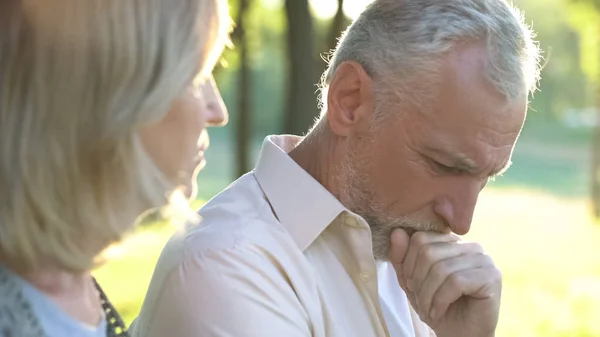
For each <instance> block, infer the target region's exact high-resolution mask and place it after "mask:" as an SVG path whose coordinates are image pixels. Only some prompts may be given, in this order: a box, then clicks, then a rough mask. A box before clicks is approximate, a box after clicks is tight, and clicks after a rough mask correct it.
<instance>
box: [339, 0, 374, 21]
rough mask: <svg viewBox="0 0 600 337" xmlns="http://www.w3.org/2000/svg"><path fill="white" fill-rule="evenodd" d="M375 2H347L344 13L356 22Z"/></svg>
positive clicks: (356, 0) (350, 0)
mask: <svg viewBox="0 0 600 337" xmlns="http://www.w3.org/2000/svg"><path fill="white" fill-rule="evenodd" d="M371 2H373V0H346V1H345V2H344V13H345V14H346V16H347V17H349V18H350V19H352V20H354V19H356V18H358V16H359V15H360V13H362V11H363V10H364V9H365V7H367V5H369V4H370V3H371Z"/></svg>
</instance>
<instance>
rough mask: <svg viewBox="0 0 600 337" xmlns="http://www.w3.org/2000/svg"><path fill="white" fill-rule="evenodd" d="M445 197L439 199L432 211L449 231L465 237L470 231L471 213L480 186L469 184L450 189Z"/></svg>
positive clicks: (473, 209)
mask: <svg viewBox="0 0 600 337" xmlns="http://www.w3.org/2000/svg"><path fill="white" fill-rule="evenodd" d="M451 189H452V191H450V192H449V193H448V194H446V196H445V197H442V198H440V199H439V200H438V201H437V202H436V204H435V206H434V211H435V212H436V213H437V214H438V216H440V217H441V218H442V219H444V220H445V221H446V223H447V224H448V225H449V226H450V230H452V232H454V233H455V234H458V235H465V234H467V233H468V232H469V230H470V229H471V222H472V221H473V213H474V212H475V206H476V205H477V199H478V197H479V192H480V191H481V184H480V183H476V182H472V183H471V182H469V183H468V184H465V183H464V182H463V184H461V185H460V186H454V188H451Z"/></svg>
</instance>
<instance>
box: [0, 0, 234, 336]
mask: <svg viewBox="0 0 600 337" xmlns="http://www.w3.org/2000/svg"><path fill="white" fill-rule="evenodd" d="M224 1H225V0H53V1H39V0H3V1H0V336H1V337H9V336H10V337H12V336H19V337H65V336H69V337H76V336H94V337H96V336H127V335H128V333H127V331H126V329H125V327H124V326H123V323H122V321H121V320H120V319H119V316H118V314H116V312H115V311H114V308H112V306H111V305H110V302H108V300H107V299H106V298H105V296H104V294H103V293H102V290H101V289H100V287H99V286H97V285H96V283H95V282H94V280H93V278H92V276H91V274H90V270H91V269H92V268H93V267H94V266H95V265H96V264H97V263H98V258H97V256H98V255H99V253H100V252H101V251H102V250H103V249H104V248H106V247H107V246H108V245H109V244H110V243H112V242H115V241H117V240H119V239H120V238H121V237H122V235H123V234H124V233H126V232H127V231H129V230H130V229H131V228H132V227H133V224H134V223H135V221H136V219H137V218H138V217H139V215H140V214H141V213H143V212H144V211H146V210H148V209H151V208H154V207H160V206H165V205H167V204H169V200H172V199H174V196H177V195H180V196H181V195H185V196H187V197H190V196H192V195H194V193H195V187H194V183H193V182H194V181H195V174H196V172H197V171H198V169H199V168H200V167H201V166H202V165H203V162H204V159H203V151H204V150H206V148H207V147H208V136H207V133H206V129H205V128H206V126H216V125H223V124H225V123H226V122H227V113H226V111H225V109H224V107H223V104H222V100H221V97H220V95H219V93H218V91H217V89H216V87H215V84H214V81H213V80H212V77H211V75H210V73H211V70H212V68H213V66H214V64H215V61H216V60H217V59H218V57H219V55H220V53H221V51H222V49H223V46H224V44H225V42H226V40H227V35H228V32H229V26H230V22H229V18H228V16H227V8H226V4H225V3H224Z"/></svg>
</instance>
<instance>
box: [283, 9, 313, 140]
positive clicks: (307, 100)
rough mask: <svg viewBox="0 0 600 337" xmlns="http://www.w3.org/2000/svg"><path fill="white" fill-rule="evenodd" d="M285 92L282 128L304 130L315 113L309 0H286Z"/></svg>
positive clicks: (311, 22)
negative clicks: (287, 70) (286, 76)
mask: <svg viewBox="0 0 600 337" xmlns="http://www.w3.org/2000/svg"><path fill="white" fill-rule="evenodd" d="M285 12H286V16H287V21H288V31H287V32H288V33H287V35H288V36H287V37H288V40H287V44H288V62H289V63H288V67H289V68H288V69H289V73H288V79H289V80H288V81H289V82H288V90H289V91H288V96H287V99H288V101H287V108H286V112H285V122H284V132H285V133H289V134H294V135H301V134H304V133H305V132H306V131H307V130H308V128H309V127H310V126H311V125H312V123H313V120H314V119H315V117H316V116H317V100H316V95H315V91H316V90H315V89H316V86H315V84H316V83H317V78H316V77H315V74H317V72H316V71H315V62H314V55H315V53H314V50H315V33H314V31H313V19H312V16H311V14H310V11H309V5H308V0H286V1H285Z"/></svg>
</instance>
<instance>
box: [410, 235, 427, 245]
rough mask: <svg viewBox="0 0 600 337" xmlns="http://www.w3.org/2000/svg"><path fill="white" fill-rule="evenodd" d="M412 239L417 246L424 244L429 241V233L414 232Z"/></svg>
mask: <svg viewBox="0 0 600 337" xmlns="http://www.w3.org/2000/svg"><path fill="white" fill-rule="evenodd" d="M411 241H412V243H413V244H415V245H417V246H423V245H425V244H426V243H427V233H425V232H416V233H414V234H413V236H412V238H411Z"/></svg>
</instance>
